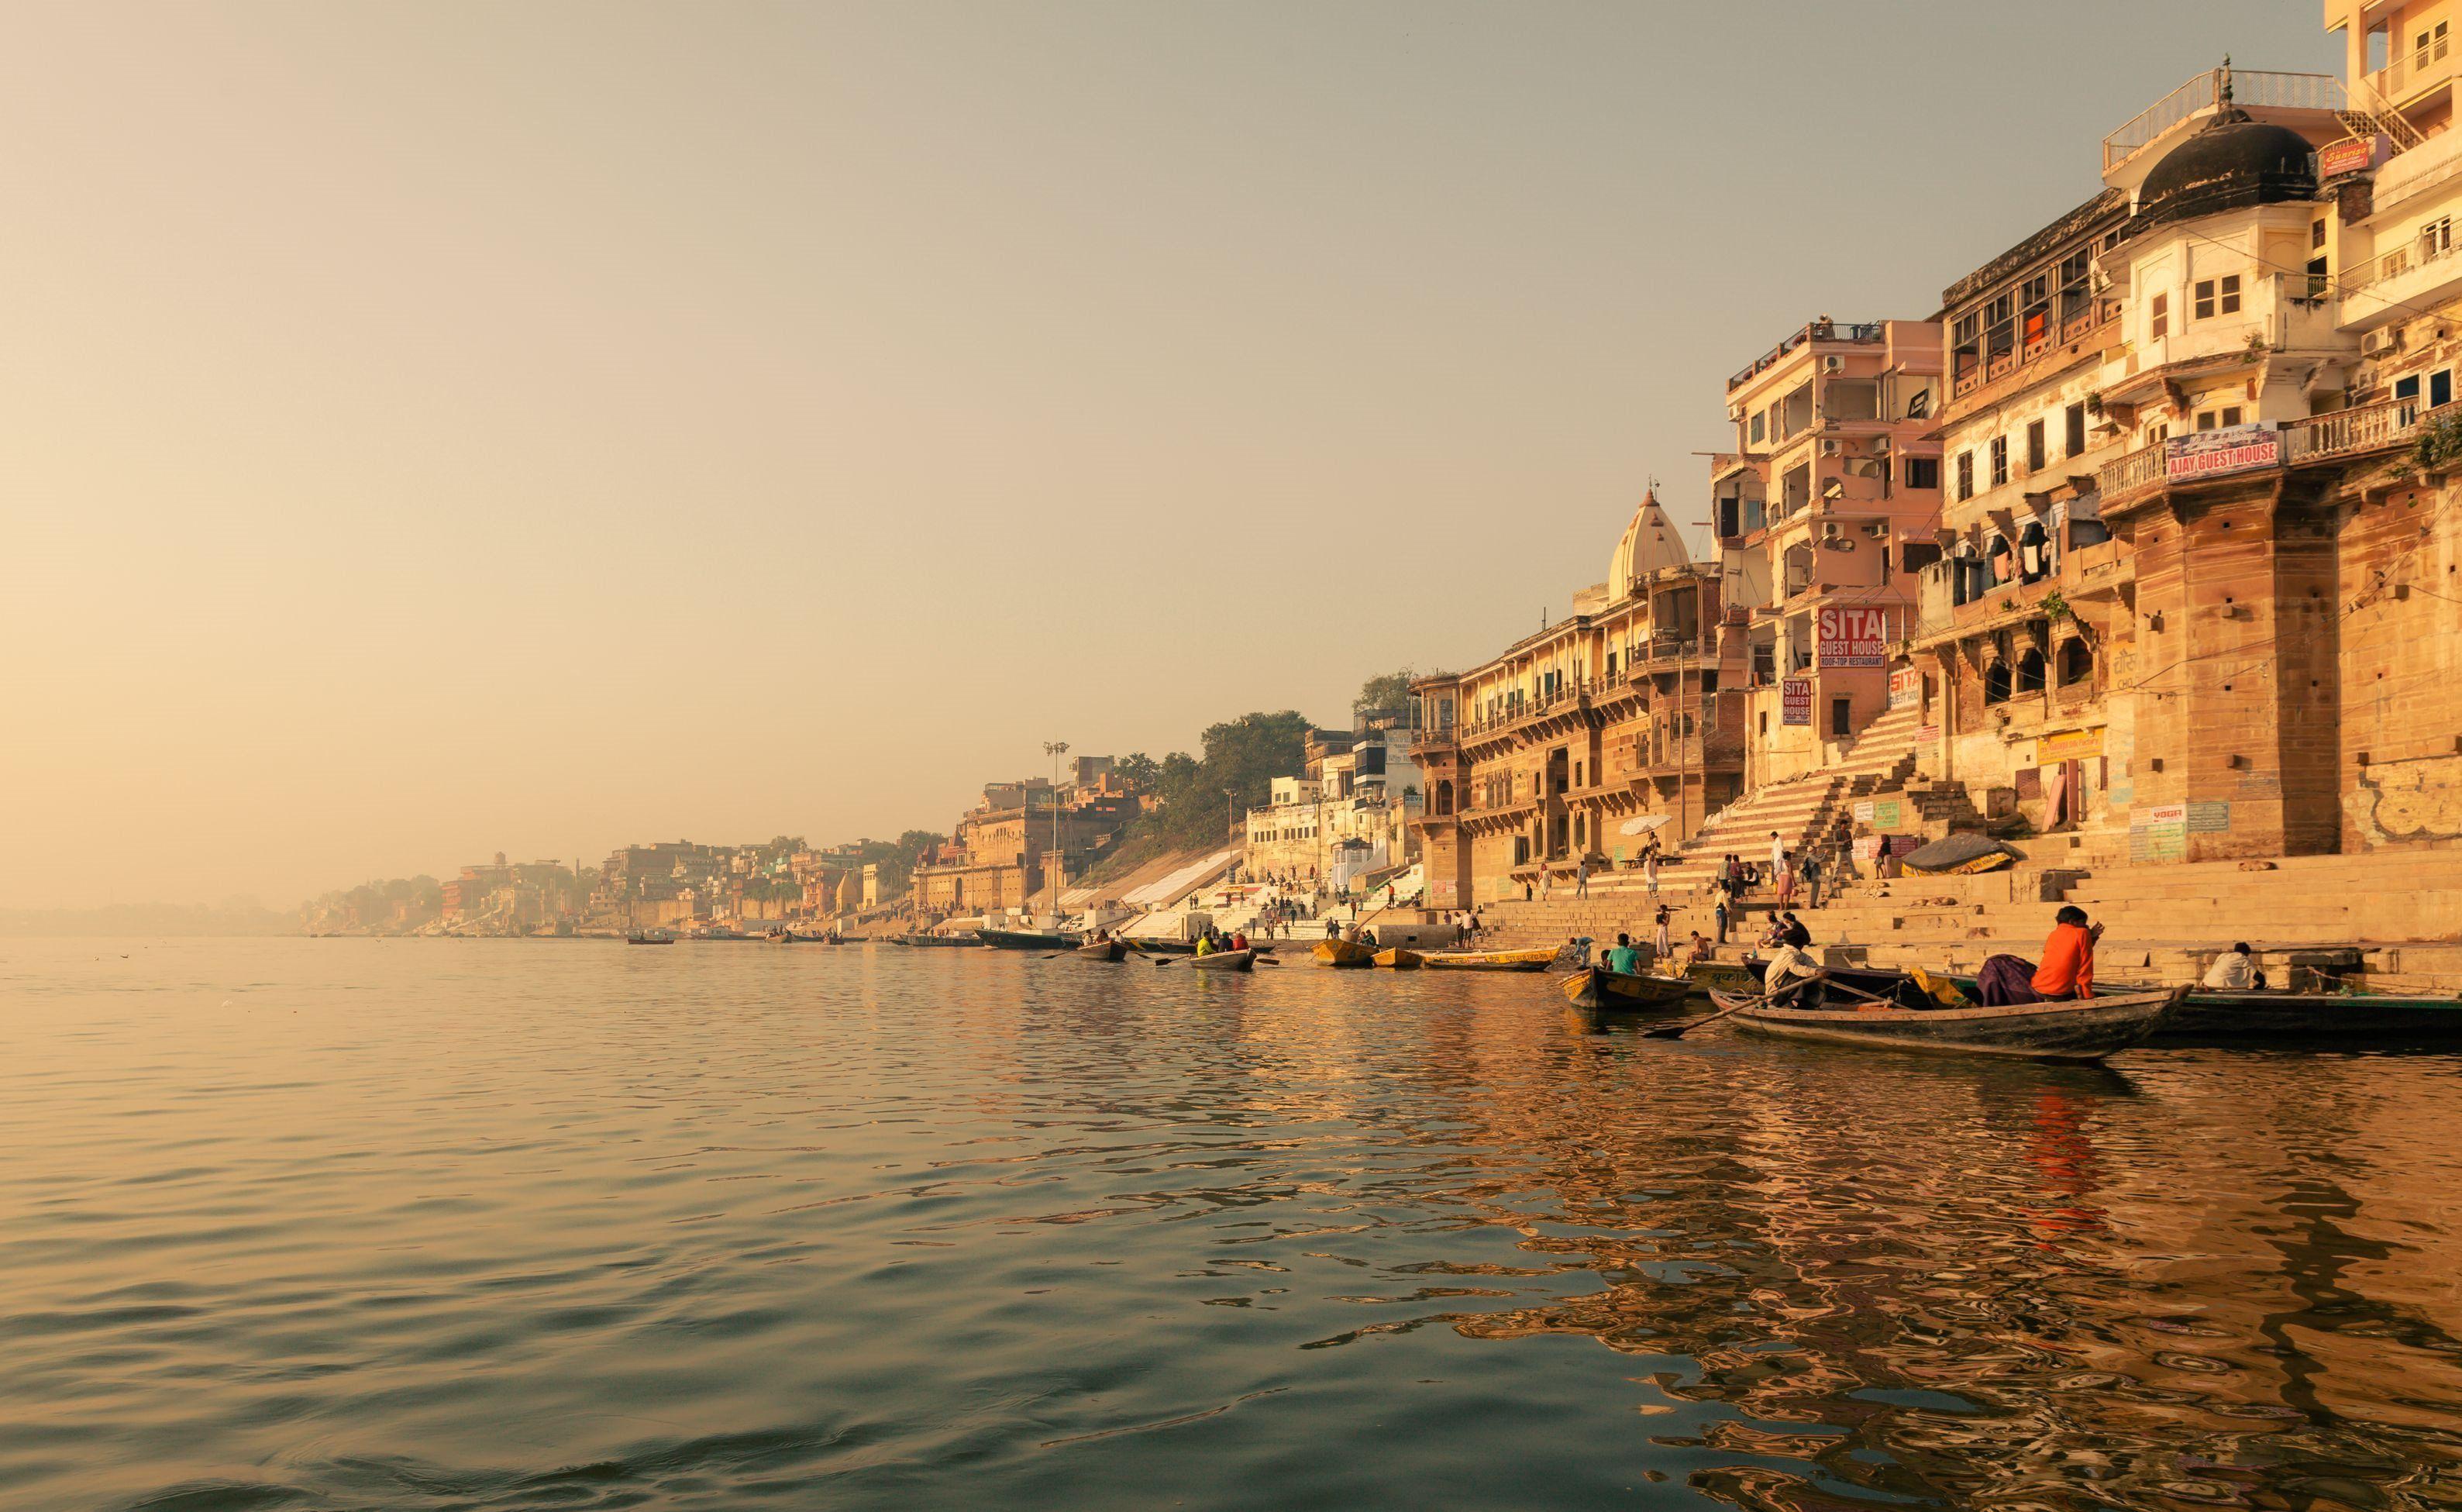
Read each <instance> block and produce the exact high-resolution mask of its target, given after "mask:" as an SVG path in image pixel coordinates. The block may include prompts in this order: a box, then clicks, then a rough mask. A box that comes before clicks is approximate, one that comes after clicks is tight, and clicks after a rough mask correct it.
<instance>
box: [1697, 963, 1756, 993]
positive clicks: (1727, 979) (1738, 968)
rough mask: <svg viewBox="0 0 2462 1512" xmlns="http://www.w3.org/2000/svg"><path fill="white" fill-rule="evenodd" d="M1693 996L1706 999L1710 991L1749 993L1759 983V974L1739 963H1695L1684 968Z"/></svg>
mask: <svg viewBox="0 0 2462 1512" xmlns="http://www.w3.org/2000/svg"><path fill="white" fill-rule="evenodd" d="M1684 978H1685V980H1686V981H1688V982H1690V983H1693V995H1694V996H1695V997H1697V998H1706V997H1708V996H1709V995H1710V993H1711V991H1712V989H1714V988H1716V989H1719V990H1723V991H1727V992H1749V991H1751V990H1752V989H1753V988H1754V987H1756V986H1758V985H1759V984H1760V980H1761V979H1760V973H1759V972H1757V971H1755V970H1754V969H1753V968H1752V967H1751V966H1749V965H1747V964H1745V963H1744V962H1743V961H1694V962H1693V963H1692V964H1691V965H1689V966H1686V967H1685V968H1684Z"/></svg>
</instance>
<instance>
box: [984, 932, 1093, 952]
mask: <svg viewBox="0 0 2462 1512" xmlns="http://www.w3.org/2000/svg"><path fill="white" fill-rule="evenodd" d="M977 933H978V934H979V935H980V936H981V937H982V939H983V943H984V944H986V945H989V946H991V947H992V948H994V949H995V950H1074V949H1076V948H1077V947H1078V945H1079V944H1081V943H1083V941H1081V940H1079V939H1078V937H1076V936H1075V935H1057V934H1048V933H1046V932H1045V931H1043V930H1039V929H985V930H980V931H978V932H977Z"/></svg>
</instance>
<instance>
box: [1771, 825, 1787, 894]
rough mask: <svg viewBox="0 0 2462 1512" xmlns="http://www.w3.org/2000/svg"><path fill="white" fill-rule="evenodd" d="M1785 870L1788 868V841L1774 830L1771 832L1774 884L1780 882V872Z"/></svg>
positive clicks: (1772, 880) (1772, 881) (1772, 878)
mask: <svg viewBox="0 0 2462 1512" xmlns="http://www.w3.org/2000/svg"><path fill="white" fill-rule="evenodd" d="M1784 870H1786V842H1785V841H1783V840H1782V839H1780V838H1779V837H1778V832H1777V831H1776V830H1772V831H1771V832H1770V882H1771V884H1772V885H1773V886H1775V885H1776V884H1777V882H1778V875H1779V873H1781V872H1782V871H1784Z"/></svg>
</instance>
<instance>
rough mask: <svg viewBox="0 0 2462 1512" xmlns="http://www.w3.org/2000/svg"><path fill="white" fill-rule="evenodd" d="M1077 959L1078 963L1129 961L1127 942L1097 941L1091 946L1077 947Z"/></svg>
mask: <svg viewBox="0 0 2462 1512" xmlns="http://www.w3.org/2000/svg"><path fill="white" fill-rule="evenodd" d="M1077 959H1078V960H1080V961H1126V960H1128V959H1129V942H1128V941H1127V940H1095V941H1093V942H1092V943H1091V944H1084V945H1080V946H1078V947H1077Z"/></svg>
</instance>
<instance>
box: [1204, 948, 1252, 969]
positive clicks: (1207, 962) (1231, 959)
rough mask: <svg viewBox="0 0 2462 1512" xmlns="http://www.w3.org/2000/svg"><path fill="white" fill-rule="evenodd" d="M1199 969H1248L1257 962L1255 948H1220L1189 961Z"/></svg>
mask: <svg viewBox="0 0 2462 1512" xmlns="http://www.w3.org/2000/svg"><path fill="white" fill-rule="evenodd" d="M1189 964H1190V965H1191V966H1194V967H1196V968H1197V969H1198V970H1199V971H1248V970H1251V969H1253V968H1254V967H1255V966H1256V964H1257V953H1256V952H1255V951H1253V950H1218V951H1216V952H1214V953H1213V954H1212V955H1210V956H1199V957H1196V958H1194V959H1193V960H1191V961H1189Z"/></svg>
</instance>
